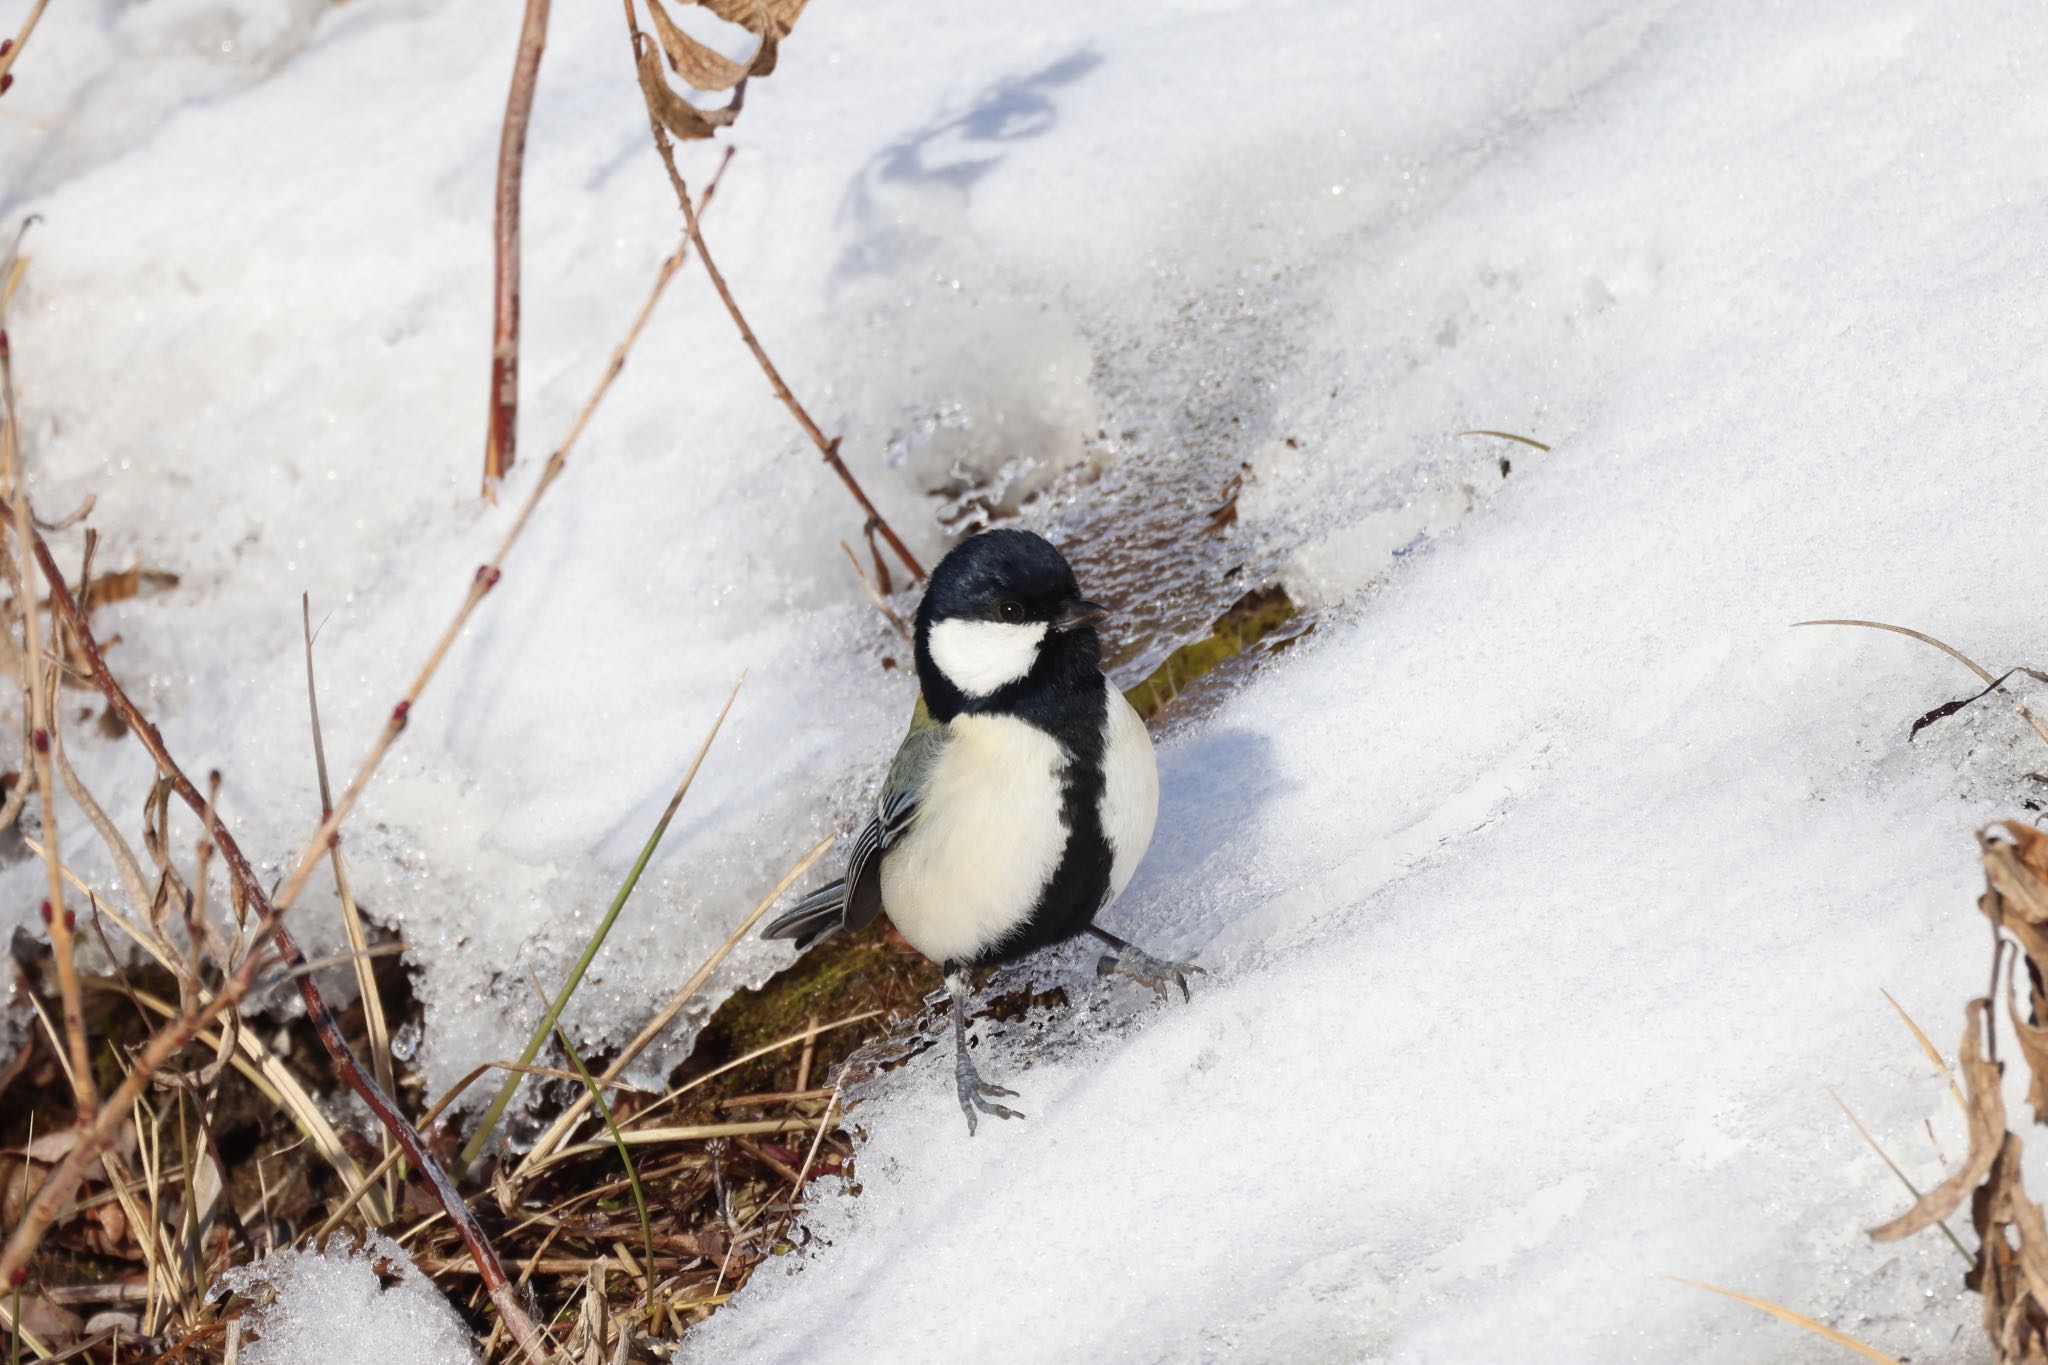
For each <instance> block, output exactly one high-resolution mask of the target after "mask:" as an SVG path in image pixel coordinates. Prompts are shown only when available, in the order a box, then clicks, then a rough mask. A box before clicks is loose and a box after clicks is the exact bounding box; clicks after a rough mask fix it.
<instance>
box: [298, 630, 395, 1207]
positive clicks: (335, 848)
mask: <svg viewBox="0 0 2048 1365" xmlns="http://www.w3.org/2000/svg"><path fill="white" fill-rule="evenodd" d="M299 625H300V629H301V631H302V632H303V633H304V636H305V641H306V710H307V712H308V714H309V715H310V716H311V718H312V726H313V771H314V773H315V775H316V776H317V777H318V778H319V782H320V814H321V815H322V816H325V815H326V814H327V812H328V811H330V810H332V809H333V808H334V789H333V787H332V786H331V785H329V783H328V780H327V742H326V738H325V736H324V735H323V734H322V733H321V729H320V690H319V687H318V686H317V685H316V684H315V682H314V675H313V599H312V595H311V594H310V593H300V594H299ZM327 858H328V862H329V863H330V864H331V865H332V866H333V868H334V893H335V896H336V897H337V898H338V899H339V900H340V901H341V928H342V932H343V933H344V934H345V935H347V937H348V946H349V951H350V953H352V954H353V955H354V958H355V970H356V991H357V993H358V994H360V995H361V996H362V999H363V1031H364V1032H365V1033H366V1034H368V1042H369V1044H370V1069H371V1072H372V1074H374V1075H375V1076H376V1077H377V1084H378V1085H380V1086H382V1087H383V1088H384V1093H385V1094H387V1095H396V1094H397V1093H398V1085H397V1078H396V1076H395V1075H394V1074H393V1072H392V1068H391V1029H390V1026H389V1024H388V1023H387V1022H386V1020H385V1017H384V997H383V994H382V992H380V991H379V990H378V988H377V972H376V964H375V963H374V962H373V961H372V960H371V958H370V940H369V937H368V935H366V934H365V933H364V932H363V916H362V912H361V910H359V909H358V908H357V906H356V893H355V887H354V886H352V885H350V883H349V879H348V868H347V867H345V866H344V865H343V864H342V861H341V845H340V844H332V845H330V846H329V847H328V850H327ZM380 1132H381V1136H382V1138H383V1147H384V1151H385V1152H386V1153H387V1154H389V1153H391V1152H395V1151H397V1150H398V1144H397V1141H396V1140H395V1139H394V1138H393V1137H392V1136H391V1133H390V1132H389V1131H388V1130H380ZM385 1197H386V1199H387V1200H395V1199H396V1198H397V1197H398V1191H397V1189H396V1188H395V1187H394V1188H391V1189H387V1190H386V1191H385Z"/></svg>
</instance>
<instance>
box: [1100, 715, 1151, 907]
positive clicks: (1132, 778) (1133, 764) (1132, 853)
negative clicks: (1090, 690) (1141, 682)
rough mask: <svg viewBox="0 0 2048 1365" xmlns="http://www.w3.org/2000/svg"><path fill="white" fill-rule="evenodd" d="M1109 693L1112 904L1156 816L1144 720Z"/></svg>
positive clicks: (1105, 798) (1106, 747)
mask: <svg viewBox="0 0 2048 1365" xmlns="http://www.w3.org/2000/svg"><path fill="white" fill-rule="evenodd" d="M1104 685H1105V686H1106V687H1107V688H1108V689H1109V719H1108V722H1107V724H1106V733H1105V735H1104V744H1103V749H1102V779H1103V781H1102V804H1101V806H1100V808H1099V809H1100V810H1101V812H1102V832H1103V834H1104V835H1105V836H1107V837H1108V839H1109V848H1110V853H1111V855H1112V856H1111V861H1110V868H1109V899H1110V900H1115V899H1116V898H1117V897H1118V896H1120V895H1122V894H1123V890H1124V888H1125V887H1127V886H1129V885H1130V884H1131V878H1132V877H1133V876H1135V875H1137V871H1138V863H1139V862H1140V861H1141V860H1142V859H1143V858H1144V856H1145V850H1146V848H1147V847H1149V846H1150V845H1151V843H1152V827H1153V825H1154V824H1155V823H1156V822H1157V821H1158V818H1159V761H1158V760H1157V759H1155V758H1154V757H1153V756H1152V737H1151V736H1150V735H1148V734H1146V733H1145V722H1144V721H1142V720H1139V719H1138V713H1137V712H1136V711H1134V710H1132V709H1131V704H1130V703H1129V702H1127V701H1125V700H1124V694H1123V693H1121V692H1119V691H1117V690H1116V685H1115V684H1114V683H1108V682H1105V684H1104Z"/></svg>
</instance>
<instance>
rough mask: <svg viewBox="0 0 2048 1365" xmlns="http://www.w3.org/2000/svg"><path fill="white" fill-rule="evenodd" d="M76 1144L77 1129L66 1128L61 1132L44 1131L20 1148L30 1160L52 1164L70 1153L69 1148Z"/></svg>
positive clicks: (47, 1164)
mask: <svg viewBox="0 0 2048 1365" xmlns="http://www.w3.org/2000/svg"><path fill="white" fill-rule="evenodd" d="M77 1145H78V1130H77V1129H76V1128H66V1129H64V1130H63V1131H62V1132H57V1133H45V1134H43V1135H42V1136H41V1137H39V1138H37V1139H36V1140H35V1141H34V1142H31V1143H30V1144H29V1145H28V1146H27V1147H25V1148H23V1149H22V1153H21V1154H22V1155H23V1156H25V1157H27V1158H28V1159H29V1160H30V1161H38V1162H41V1163H42V1164H43V1165H45V1166H54V1165H56V1164H57V1163H58V1162H60V1161H62V1160H63V1159H64V1158H65V1157H67V1156H70V1155H71V1149H72V1148H73V1147H76V1146H77Z"/></svg>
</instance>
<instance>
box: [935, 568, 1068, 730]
mask: <svg viewBox="0 0 2048 1365" xmlns="http://www.w3.org/2000/svg"><path fill="white" fill-rule="evenodd" d="M1104 614H1105V613H1104V611H1103V609H1102V608H1101V607H1098V606H1096V605H1095V604H1094V603H1093V602H1089V601H1086V600H1084V599H1083V598H1082V597H1081V592H1080V588H1079V587H1078V585H1076V583H1075V582H1074V570H1073V569H1072V567H1071V566H1069V565H1068V563H1067V561H1066V557H1065V556H1063V555H1062V554H1060V552H1059V551H1058V550H1056V549H1054V548H1053V547H1052V544H1051V543H1050V542H1049V541H1047V540H1046V539H1045V538H1044V537H1042V536H1036V535H1033V534H1032V533H1031V532H1029V531H1012V530H997V531H984V532H982V533H981V534H980V535H977V536H973V537H970V538H969V539H967V540H963V541H961V542H960V544H958V545H957V546H955V547H954V548H953V551H952V552H951V553H950V554H948V555H947V556H946V557H945V559H943V560H941V561H940V563H939V566H938V568H937V569H935V570H933V572H932V578H931V582H930V584H929V585H927V587H926V588H925V594H924V600H923V601H922V602H921V603H919V604H918V609H917V678H918V684H919V686H920V687H921V688H922V689H923V692H924V700H925V705H926V706H927V707H929V708H930V709H931V713H932V716H933V718H934V719H936V720H941V721H945V720H950V719H951V718H952V717H954V716H955V715H958V714H960V713H961V712H963V711H965V712H979V711H1002V710H1007V709H1011V708H1012V707H1014V705H1015V704H1016V703H1017V702H1018V700H1019V699H1020V698H1022V697H1023V696H1025V695H1026V694H1028V693H1032V692H1036V691H1038V690H1040V689H1044V688H1053V689H1059V688H1062V687H1080V686H1091V687H1093V686H1100V684H1099V682H1096V681H1094V679H1095V676H1096V674H1097V672H1098V670H1099V669H1100V667H1101V661H1102V646H1101V642H1100V641H1099V640H1098V639H1097V637H1096V634H1095V625H1096V623H1097V622H1098V621H1100V620H1101V619H1102V618H1103V616H1104Z"/></svg>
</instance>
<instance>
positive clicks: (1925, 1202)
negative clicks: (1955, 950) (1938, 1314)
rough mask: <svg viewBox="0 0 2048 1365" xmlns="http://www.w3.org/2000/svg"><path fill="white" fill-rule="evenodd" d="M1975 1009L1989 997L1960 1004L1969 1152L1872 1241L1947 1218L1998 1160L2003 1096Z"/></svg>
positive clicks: (1982, 1008)
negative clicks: (1940, 1180)
mask: <svg viewBox="0 0 2048 1365" xmlns="http://www.w3.org/2000/svg"><path fill="white" fill-rule="evenodd" d="M1980 1012H1981V1013H1983V1014H1989V1013H1990V1012H1991V1001H1990V999H1989V998H1980V999H1976V1000H1972V1001H1971V1002H1970V1003H1969V1005H1968V1006H1967V1007H1966V1008H1965V1010H1964V1018H1965V1019H1966V1021H1967V1022H1966V1023H1965V1024H1964V1027H1963V1046H1962V1051H1961V1052H1960V1053H1959V1054H1958V1056H1957V1061H1958V1062H1959V1063H1960V1065H1961V1066H1962V1071H1963V1090H1964V1093H1965V1095H1966V1096H1967V1097H1968V1099H1969V1120H1970V1151H1969V1155H1968V1156H1966V1157H1965V1158H1964V1159H1963V1164H1962V1166H1961V1167H1960V1168H1959V1169H1957V1170H1956V1171H1955V1172H1954V1173H1953V1174H1952V1175H1950V1176H1949V1177H1948V1178H1947V1179H1946V1180H1944V1181H1942V1182H1941V1183H1940V1184H1939V1185H1936V1186H1935V1187H1934V1188H1933V1189H1931V1190H1929V1191H1928V1192H1927V1193H1926V1194H1923V1195H1921V1196H1920V1198H1919V1201H1918V1202H1916V1203H1915V1204H1914V1205H1913V1207H1912V1208H1910V1209H1907V1210H1906V1211H1905V1212H1904V1213H1902V1214H1900V1215H1899V1216H1898V1217H1897V1218H1894V1219H1893V1220H1892V1221H1891V1222H1889V1223H1885V1224H1882V1225H1881V1226H1878V1227H1874V1228H1872V1229H1871V1230H1870V1236H1871V1239H1872V1240H1873V1241H1879V1242H1896V1241H1898V1240H1899V1239H1900V1238H1901V1237H1910V1236H1912V1235H1913V1234H1914V1233H1916V1232H1918V1231H1920V1230H1921V1229H1922V1228H1928V1227H1932V1226H1933V1225H1934V1224H1936V1223H1938V1222H1940V1221H1941V1220H1942V1219H1944V1218H1946V1217H1948V1215H1949V1214H1951V1213H1953V1212H1954V1211H1955V1209H1956V1206H1957V1205H1959V1204H1961V1203H1962V1202H1963V1196H1964V1195H1966V1194H1968V1193H1969V1192H1970V1191H1971V1190H1973V1189H1975V1188H1976V1187H1977V1185H1978V1184H1979V1183H1980V1182H1981V1181H1982V1180H1983V1179H1984V1176H1985V1174H1986V1172H1988V1171H1989V1170H1990V1169H1991V1164H1992V1163H1993V1162H1995V1161H1996V1160H1998V1154H1999V1151H2000V1150H2001V1148H2002V1147H2003V1145H2004V1141H2005V1101H2004V1099H2003V1098H2002V1097H2001V1096H2000V1095H1999V1093H1998V1075H1999V1071H2000V1067H1999V1065H1998V1063H1996V1062H1994V1061H1992V1060H1991V1059H1990V1058H1988V1057H1986V1056H1985V1055H1984V1049H1983V1044H1982V1035H1981V1033H1980V1030H1979V1026H1978V1020H1979V1017H1980Z"/></svg>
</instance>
